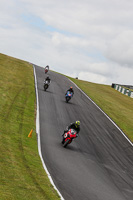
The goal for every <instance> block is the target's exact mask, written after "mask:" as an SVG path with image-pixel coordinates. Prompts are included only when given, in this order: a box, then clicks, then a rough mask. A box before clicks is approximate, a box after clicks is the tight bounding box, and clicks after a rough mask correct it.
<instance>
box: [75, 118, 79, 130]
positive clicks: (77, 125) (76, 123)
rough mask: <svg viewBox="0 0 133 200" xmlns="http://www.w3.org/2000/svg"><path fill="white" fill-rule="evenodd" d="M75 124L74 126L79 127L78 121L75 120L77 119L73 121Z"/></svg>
mask: <svg viewBox="0 0 133 200" xmlns="http://www.w3.org/2000/svg"><path fill="white" fill-rule="evenodd" d="M75 126H76V128H77V127H79V126H80V121H78V120H77V121H76V122H75Z"/></svg>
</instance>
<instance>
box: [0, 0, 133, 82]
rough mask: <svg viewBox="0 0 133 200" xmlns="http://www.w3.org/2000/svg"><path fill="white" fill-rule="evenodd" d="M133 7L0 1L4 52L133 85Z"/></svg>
mask: <svg viewBox="0 0 133 200" xmlns="http://www.w3.org/2000/svg"><path fill="white" fill-rule="evenodd" d="M132 7H133V1H130V0H117V1H116V0H112V1H110V0H100V1H99V0H93V1H91V0H82V1H81V0H73V1H71V0H68V1H65V0H49V1H46V0H10V1H9V2H8V4H7V3H6V2H5V1H4V0H0V18H1V19H2V20H1V22H0V44H1V45H0V52H1V53H5V54H8V55H10V56H14V57H17V58H20V59H24V60H27V61H29V62H32V63H35V64H38V65H41V66H46V65H47V64H49V65H50V67H51V68H52V69H53V70H55V71H58V72H61V73H64V74H67V75H68V74H73V76H78V77H79V78H81V79H84V80H88V81H90V80H91V81H92V82H99V83H103V84H112V82H117V81H119V83H123V84H133V81H132V79H131V74H133V64H132V63H133V57H132V52H133V25H132V20H131V19H132V18H133V12H132ZM69 72H71V73H69ZM125 74H126V76H125Z"/></svg>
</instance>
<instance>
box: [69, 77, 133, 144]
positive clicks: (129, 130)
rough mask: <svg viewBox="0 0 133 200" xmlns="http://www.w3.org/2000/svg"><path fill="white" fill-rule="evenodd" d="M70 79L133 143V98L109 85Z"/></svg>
mask: <svg viewBox="0 0 133 200" xmlns="http://www.w3.org/2000/svg"><path fill="white" fill-rule="evenodd" d="M68 78H69V79H71V80H72V81H73V82H74V83H76V85H78V87H79V88H81V89H82V90H83V91H84V92H85V93H86V94H87V95H88V96H89V97H90V98H91V99H92V100H93V101H94V102H95V103H96V104H97V105H98V106H99V107H100V108H101V109H102V110H103V111H104V112H105V113H106V114H107V115H108V116H109V117H110V118H111V119H112V120H113V121H114V122H115V123H116V124H117V125H118V126H119V127H120V129H121V130H122V131H123V132H124V133H125V134H126V135H127V137H128V138H129V139H130V140H131V141H132V142H133V98H131V97H128V96H126V95H123V94H122V93H120V92H118V91H116V90H115V89H113V88H112V87H111V86H108V85H102V84H95V83H91V82H87V81H82V80H78V79H74V78H71V77H68Z"/></svg>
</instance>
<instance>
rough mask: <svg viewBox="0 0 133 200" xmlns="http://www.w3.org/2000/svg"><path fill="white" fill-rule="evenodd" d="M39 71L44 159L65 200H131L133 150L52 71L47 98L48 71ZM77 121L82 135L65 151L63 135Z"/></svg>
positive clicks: (88, 101) (38, 81)
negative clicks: (67, 99)
mask: <svg viewBox="0 0 133 200" xmlns="http://www.w3.org/2000/svg"><path fill="white" fill-rule="evenodd" d="M35 70H36V76H37V85H38V96H39V114H40V116H39V117H40V137H41V151H42V156H43V159H44V162H45V164H46V166H47V169H48V171H49V172H50V174H51V176H52V179H53V181H54V183H55V185H56V187H57V188H58V190H59V191H60V192H61V194H62V196H63V197H64V199H65V200H73V199H74V200H81V199H84V200H103V199H106V200H112V199H113V200H114V199H116V200H131V199H132V197H133V167H132V166H133V147H132V145H130V144H129V142H128V141H127V140H126V139H125V138H124V137H123V135H122V134H121V133H120V131H119V130H118V129H117V128H116V127H115V126H114V125H113V124H112V123H111V122H110V121H109V120H108V119H107V117H106V116H105V115H104V114H103V113H102V112H101V111H100V110H99V109H98V108H97V107H96V106H95V105H94V104H93V103H92V102H91V101H90V100H89V99H88V98H87V97H86V96H85V95H84V94H83V93H82V92H81V91H80V90H78V89H77V88H76V87H75V85H74V84H72V83H71V82H70V81H69V80H68V79H67V78H66V77H64V76H62V75H60V74H58V73H55V72H52V71H50V72H49V76H50V78H51V81H52V82H51V85H50V87H49V88H48V90H47V91H46V92H44V90H43V80H44V78H45V77H46V75H45V73H44V68H41V67H38V66H35ZM71 85H72V86H73V88H74V91H75V94H74V97H73V98H72V100H71V101H70V103H66V102H65V98H64V93H65V91H66V90H67V89H68V88H69V87H70V86H71ZM75 120H80V121H81V131H80V135H79V137H78V138H77V139H76V140H75V141H73V143H72V144H71V145H69V146H68V147H67V148H66V149H65V148H63V147H62V145H61V139H62V138H61V135H62V133H63V130H64V129H65V127H66V126H67V125H68V124H69V123H71V122H74V121H75Z"/></svg>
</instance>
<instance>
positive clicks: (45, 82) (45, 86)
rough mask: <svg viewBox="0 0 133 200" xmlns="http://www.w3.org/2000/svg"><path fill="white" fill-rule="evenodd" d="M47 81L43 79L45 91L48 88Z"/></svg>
mask: <svg viewBox="0 0 133 200" xmlns="http://www.w3.org/2000/svg"><path fill="white" fill-rule="evenodd" d="M49 84H50V83H49V82H48V81H44V86H43V87H44V91H46V90H47V89H48V87H49Z"/></svg>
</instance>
